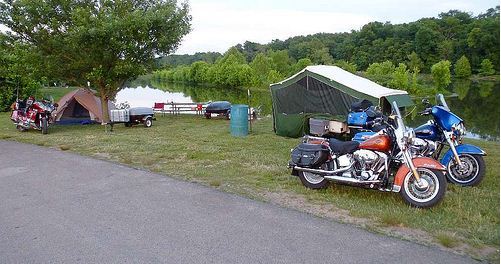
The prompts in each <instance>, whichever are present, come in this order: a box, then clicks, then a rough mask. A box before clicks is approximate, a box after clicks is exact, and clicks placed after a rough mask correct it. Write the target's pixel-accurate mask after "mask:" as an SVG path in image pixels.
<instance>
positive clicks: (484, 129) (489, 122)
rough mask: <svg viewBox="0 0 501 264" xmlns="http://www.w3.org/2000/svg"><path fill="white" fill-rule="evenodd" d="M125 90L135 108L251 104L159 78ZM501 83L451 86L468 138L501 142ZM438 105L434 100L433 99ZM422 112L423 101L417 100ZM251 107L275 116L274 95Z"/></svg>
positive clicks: (242, 93) (262, 95) (256, 94)
mask: <svg viewBox="0 0 501 264" xmlns="http://www.w3.org/2000/svg"><path fill="white" fill-rule="evenodd" d="M128 87H130V88H125V89H123V90H121V91H120V92H119V93H118V94H117V97H116V102H117V103H123V102H125V101H127V102H128V103H129V105H130V106H131V107H141V106H144V107H152V106H153V104H154V103H155V102H164V103H167V102H175V103H191V102H200V103H203V102H211V101H212V102H214V101H229V102H231V103H232V104H248V98H247V90H246V89H235V88H231V89H230V88H215V87H197V86H189V85H179V84H172V83H165V82H160V81H158V80H155V79H149V78H143V79H138V80H136V81H134V82H132V83H130V84H129V85H128ZM499 90H500V89H499V82H492V81H480V82H472V81H459V82H455V83H453V84H452V85H451V88H450V90H449V91H450V93H451V95H452V96H448V97H447V98H446V101H447V103H448V104H449V107H450V108H451V110H452V112H454V113H455V114H457V115H458V116H460V117H461V118H463V119H464V120H465V125H466V129H467V130H468V135H467V137H470V138H479V139H485V140H496V141H499V121H500V120H499ZM429 100H430V102H431V103H434V102H435V100H434V97H433V96H430V98H429ZM415 102H416V105H417V108H416V110H415V111H420V110H422V108H423V107H422V105H421V98H416V99H415ZM250 106H251V107H254V108H259V109H260V112H261V114H262V115H268V114H271V96H270V92H269V91H268V90H264V91H252V92H251V102H250ZM428 119H429V117H421V116H415V115H409V116H408V117H407V120H406V124H408V125H409V126H412V127H415V126H418V125H420V124H423V123H424V122H426V121H427V120H428Z"/></svg>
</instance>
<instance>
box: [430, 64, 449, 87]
mask: <svg viewBox="0 0 501 264" xmlns="http://www.w3.org/2000/svg"><path fill="white" fill-rule="evenodd" d="M450 68H451V62H450V61H448V60H442V61H439V62H437V63H435V64H434V65H433V66H432V67H431V75H432V76H433V82H434V83H435V86H436V87H437V88H438V89H445V88H447V86H448V85H449V84H450V83H451V71H450Z"/></svg>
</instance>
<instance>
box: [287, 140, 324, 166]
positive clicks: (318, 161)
mask: <svg viewBox="0 0 501 264" xmlns="http://www.w3.org/2000/svg"><path fill="white" fill-rule="evenodd" d="M328 159H329V147H327V146H325V145H322V144H308V143H302V144H300V145H299V146H297V147H296V148H295V149H294V150H292V153H291V161H292V163H293V164H295V165H297V166H301V167H306V168H318V167H320V165H322V164H323V163H325V162H326V161H327V160H328Z"/></svg>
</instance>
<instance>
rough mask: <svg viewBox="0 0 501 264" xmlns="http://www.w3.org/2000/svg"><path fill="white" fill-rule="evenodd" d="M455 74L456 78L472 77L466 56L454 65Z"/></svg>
mask: <svg viewBox="0 0 501 264" xmlns="http://www.w3.org/2000/svg"><path fill="white" fill-rule="evenodd" d="M454 74H455V76H456V78H468V77H470V76H471V66H470V61H469V60H468V58H466V56H464V55H463V56H461V58H459V59H458V60H457V61H456V64H455V65H454Z"/></svg>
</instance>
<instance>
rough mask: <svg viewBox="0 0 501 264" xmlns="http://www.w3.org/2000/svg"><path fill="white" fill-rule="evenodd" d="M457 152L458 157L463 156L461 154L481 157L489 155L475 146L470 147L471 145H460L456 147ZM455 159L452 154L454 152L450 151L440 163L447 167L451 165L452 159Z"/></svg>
mask: <svg viewBox="0 0 501 264" xmlns="http://www.w3.org/2000/svg"><path fill="white" fill-rule="evenodd" d="M456 151H457V152H458V155H461V154H472V155H481V156H485V155H487V153H485V151H483V150H482V149H481V148H479V147H477V146H474V145H470V144H461V145H458V146H456ZM453 157H454V154H453V153H452V150H451V149H449V150H448V151H447V152H446V153H445V155H444V157H442V159H441V160H440V163H442V164H443V165H444V166H446V165H447V164H448V163H449V161H451V159H452V158H453Z"/></svg>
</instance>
